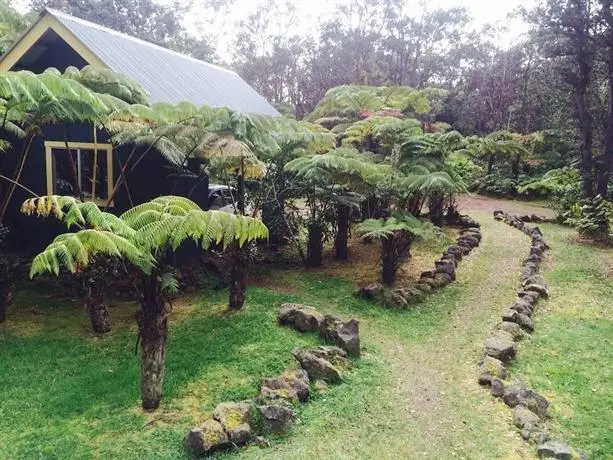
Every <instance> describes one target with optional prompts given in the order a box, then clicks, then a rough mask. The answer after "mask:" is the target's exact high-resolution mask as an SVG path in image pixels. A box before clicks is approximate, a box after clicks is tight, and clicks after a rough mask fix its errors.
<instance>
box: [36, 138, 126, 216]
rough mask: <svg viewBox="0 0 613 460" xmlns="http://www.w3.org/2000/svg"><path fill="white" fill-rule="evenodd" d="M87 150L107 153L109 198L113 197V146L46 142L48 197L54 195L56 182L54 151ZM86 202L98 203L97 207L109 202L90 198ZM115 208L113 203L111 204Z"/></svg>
mask: <svg viewBox="0 0 613 460" xmlns="http://www.w3.org/2000/svg"><path fill="white" fill-rule="evenodd" d="M67 145H68V149H87V150H94V151H104V152H106V169H107V181H106V182H107V183H106V186H107V196H109V197H110V196H112V195H113V189H114V187H115V184H114V178H113V146H112V145H111V144H98V143H90V142H68V143H66V142H62V141H45V168H46V176H47V195H54V181H53V149H62V150H66V148H67ZM86 201H89V202H92V203H96V204H97V205H99V206H100V205H102V206H104V205H106V203H107V200H101V199H97V198H94V197H92V198H90V199H87V200H86ZM110 206H113V202H111V203H110Z"/></svg>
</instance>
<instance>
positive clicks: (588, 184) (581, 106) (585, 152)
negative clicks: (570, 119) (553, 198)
mask: <svg viewBox="0 0 613 460" xmlns="http://www.w3.org/2000/svg"><path fill="white" fill-rule="evenodd" d="M586 90H587V87H585V88H581V87H578V88H576V90H575V106H576V110H577V118H578V120H579V129H580V131H581V144H580V146H579V150H580V152H581V175H582V183H583V196H584V197H585V198H590V197H592V196H594V178H593V159H592V115H591V114H590V111H589V109H588V107H587V102H586V100H585V91H586Z"/></svg>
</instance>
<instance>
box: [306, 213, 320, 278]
mask: <svg viewBox="0 0 613 460" xmlns="http://www.w3.org/2000/svg"><path fill="white" fill-rule="evenodd" d="M308 230H309V241H308V246H307V260H306V263H307V267H319V266H321V264H322V260H323V252H324V228H323V225H322V224H320V223H319V222H315V223H312V224H310V225H309V228H308Z"/></svg>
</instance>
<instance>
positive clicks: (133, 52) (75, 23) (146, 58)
mask: <svg viewBox="0 0 613 460" xmlns="http://www.w3.org/2000/svg"><path fill="white" fill-rule="evenodd" d="M88 65H91V66H95V67H100V68H107V69H111V70H113V71H115V72H119V73H121V74H123V75H125V76H126V77H128V78H130V79H131V80H134V81H135V82H137V83H139V84H140V85H141V86H142V87H143V88H144V89H145V90H147V91H148V93H149V95H150V97H149V101H150V102H151V103H156V102H166V103H172V104H175V103H179V102H181V101H189V102H191V103H193V104H196V105H199V106H200V105H205V104H206V105H210V106H213V107H228V108H230V109H234V110H240V111H243V112H248V113H258V114H266V115H279V114H278V112H277V111H276V110H275V109H274V107H272V106H271V105H270V104H269V103H268V102H267V101H266V100H265V99H264V98H263V97H262V96H260V95H259V94H258V93H257V92H256V91H255V90H254V89H253V88H251V87H250V86H249V85H248V84H247V83H246V82H245V81H244V80H242V79H241V78H240V77H239V76H238V74H236V73H235V72H233V71H230V70H227V69H224V68H222V67H219V66H216V65H213V64H209V63H206V62H203V61H200V60H198V59H194V58H192V57H189V56H185V55H183V54H180V53H177V52H175V51H171V50H168V49H166V48H163V47H161V46H158V45H155V44H152V43H148V42H146V41H143V40H140V39H137V38H134V37H131V36H129V35H126V34H123V33H119V32H117V31H114V30H111V29H108V28H106V27H102V26H99V25H97V24H94V23H91V22H88V21H84V20H82V19H78V18H75V17H72V16H70V15H66V14H64V13H61V12H59V11H55V10H52V9H45V10H44V11H43V12H42V13H41V15H40V17H39V19H38V20H37V21H36V22H35V23H34V24H33V25H32V26H31V27H30V28H29V30H28V31H27V32H26V33H25V34H24V35H23V36H22V37H21V38H20V39H19V40H18V41H17V42H16V43H15V44H14V45H13V46H12V48H11V49H9V51H7V52H6V53H5V54H4V55H3V56H2V57H1V58H0V73H1V72H8V71H18V70H29V71H32V72H34V73H41V72H43V71H45V70H46V69H48V68H50V67H54V68H56V69H58V70H59V71H60V72H64V71H65V70H66V68H67V67H69V66H74V67H77V68H79V69H81V68H83V67H85V66H88ZM105 136H106V134H105V133H103V132H101V131H97V130H95V129H94V128H93V127H92V126H77V125H72V126H71V125H69V126H49V127H47V128H45V130H44V132H43V135H42V136H39V137H37V138H36V139H35V141H34V144H33V145H32V147H31V149H30V154H29V156H28V159H27V163H26V165H25V168H24V171H23V174H22V179H21V181H20V182H21V183H22V184H23V185H24V186H25V187H27V188H29V189H31V190H32V191H34V192H35V193H37V194H39V195H44V194H61V195H70V194H73V193H75V190H77V189H80V190H81V193H82V196H83V197H85V199H87V200H91V201H95V202H98V203H106V202H107V200H108V198H109V196H110V195H111V192H112V190H113V188H114V187H115V183H116V180H117V178H118V177H119V174H120V167H121V166H120V163H121V162H122V158H123V161H125V157H126V156H127V155H129V152H126V151H120V152H114V154H112V153H113V152H112V149H111V145H110V144H109V142H108V138H106V137H105ZM12 146H13V151H12V152H9V153H8V154H5V157H4V165H3V169H4V171H8V172H12V171H13V170H14V169H15V167H16V163H17V158H18V156H19V155H18V152H20V151H21V148H22V145H20V142H19V141H18V140H15V142H13V143H12ZM69 155H70V156H72V162H71V161H70V156H69ZM71 163H74V164H76V169H77V171H76V174H75V171H72V170H71V169H70V168H72V164H71ZM75 177H76V180H78V184H75V183H73V182H74V181H75ZM129 183H130V189H129V192H127V191H126V190H124V189H123V188H122V189H120V191H119V193H117V195H116V196H115V199H114V200H113V203H112V207H113V209H114V210H115V211H117V212H121V211H123V210H124V209H126V208H127V207H128V203H129V201H130V200H131V201H132V202H134V203H140V202H143V201H147V200H149V199H151V198H154V197H156V196H159V195H164V194H171V193H172V194H186V193H187V191H191V192H192V194H194V187H196V193H195V196H194V195H192V196H193V198H194V199H195V201H198V202H199V203H200V204H201V205H203V206H206V199H207V197H208V184H207V183H206V182H205V183H200V184H192V183H189V182H186V179H184V178H183V179H180V178H178V177H177V175H176V174H172V168H170V165H169V164H168V160H166V159H165V158H164V157H163V156H162V155H161V154H149V155H147V156H145V157H144V158H143V160H142V161H141V162H140V163H139V164H138V167H137V168H136V169H135V170H134V171H133V172H132V173H130V176H129ZM7 189H8V184H7V183H5V182H4V183H3V182H0V196H1V195H3V194H4V193H6V191H7ZM127 193H130V197H129V199H128V196H127ZM27 197H28V195H27V193H26V192H24V191H23V190H21V189H19V190H17V191H16V192H15V193H14V196H13V198H12V200H11V203H9V208H8V213H7V215H6V216H5V219H4V222H6V223H9V224H10V225H11V226H12V227H14V230H16V231H13V232H12V233H13V235H18V236H19V239H23V240H25V239H26V238H27V239H28V240H29V241H32V240H31V238H32V237H33V236H34V238H35V239H38V238H36V236H37V235H38V232H37V234H36V235H30V233H31V232H33V231H35V230H33V227H34V228H36V226H31V225H27V223H26V221H25V219H24V218H23V217H22V216H20V215H19V213H18V208H19V205H20V203H21V202H22V201H23V200H24V199H25V198H27ZM38 230H40V227H38ZM41 238H42V237H41ZM42 239H44V240H45V241H44V242H43V241H41V243H46V242H48V239H47V238H46V237H44V238H42ZM34 246H36V244H34Z"/></svg>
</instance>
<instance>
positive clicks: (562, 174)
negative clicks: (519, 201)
mask: <svg viewBox="0 0 613 460" xmlns="http://www.w3.org/2000/svg"><path fill="white" fill-rule="evenodd" d="M517 192H518V193H519V194H521V195H524V196H526V197H529V196H540V197H547V198H548V199H549V204H550V206H551V209H553V211H554V212H555V213H556V215H557V216H558V217H565V218H567V219H568V218H569V217H570V216H575V217H577V216H578V207H577V206H576V205H577V202H578V201H579V199H580V197H581V173H580V172H579V170H577V169H575V168H571V167H564V168H560V169H552V170H551V171H548V172H547V173H545V174H544V175H543V177H541V178H540V179H537V180H533V181H526V182H524V183H523V184H522V185H521V186H520V187H518V189H517ZM573 207H574V211H573Z"/></svg>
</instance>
